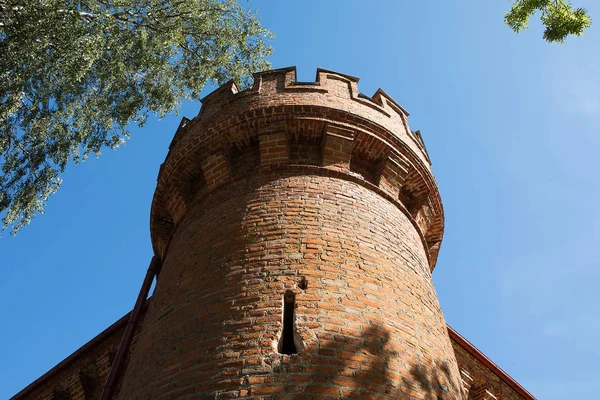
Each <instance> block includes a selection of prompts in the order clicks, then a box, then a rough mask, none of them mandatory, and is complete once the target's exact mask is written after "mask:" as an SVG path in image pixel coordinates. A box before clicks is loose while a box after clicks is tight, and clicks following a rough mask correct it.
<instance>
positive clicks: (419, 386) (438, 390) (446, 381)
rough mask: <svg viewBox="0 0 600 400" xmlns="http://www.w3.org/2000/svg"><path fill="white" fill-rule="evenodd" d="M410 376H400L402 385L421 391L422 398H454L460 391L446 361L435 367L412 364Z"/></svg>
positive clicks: (442, 399) (428, 399)
mask: <svg viewBox="0 0 600 400" xmlns="http://www.w3.org/2000/svg"><path fill="white" fill-rule="evenodd" d="M409 373H410V376H405V377H402V383H403V387H405V388H406V389H408V390H410V391H416V392H419V393H422V396H423V397H420V398H423V399H424V400H446V399H448V400H450V399H452V400H454V399H457V397H456V396H457V394H459V393H461V390H460V388H459V387H458V386H457V385H456V383H454V382H453V380H452V374H451V372H450V367H449V365H448V363H447V362H443V363H442V364H441V365H439V366H438V367H437V368H427V367H425V366H423V365H422V364H416V363H415V364H413V365H412V366H411V368H410V370H409Z"/></svg>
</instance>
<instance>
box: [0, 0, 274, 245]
mask: <svg viewBox="0 0 600 400" xmlns="http://www.w3.org/2000/svg"><path fill="white" fill-rule="evenodd" d="M270 37H271V33H270V32H269V31H267V30H266V29H264V28H262V27H261V26H260V24H259V22H258V20H257V18H256V15H255V13H253V12H251V11H248V10H246V9H244V8H242V7H241V6H239V5H238V4H237V3H236V1H235V0H173V1H167V0H87V1H85V0H0V165H1V169H2V173H1V174H0V216H2V227H1V228H0V230H4V229H6V228H11V230H12V233H13V234H14V233H16V232H17V231H18V230H19V229H20V228H21V227H23V226H24V225H25V224H28V223H29V222H30V221H31V219H32V218H33V217H34V215H35V214H36V213H37V212H42V213H43V210H44V206H45V203H46V200H47V199H48V196H50V195H51V194H53V193H54V192H56V190H57V189H58V188H59V186H60V184H61V178H60V174H61V173H62V172H63V171H64V169H65V167H66V166H67V165H68V164H70V163H71V162H73V161H74V162H75V163H78V162H81V161H82V160H84V159H85V158H86V157H87V156H88V155H89V154H95V155H96V156H97V155H99V154H100V151H101V149H103V148H105V147H108V148H115V147H118V146H119V145H120V144H122V143H123V142H124V141H125V139H126V138H128V137H129V132H128V130H127V125H128V124H129V123H130V122H134V123H136V124H138V125H139V126H142V125H143V124H144V122H145V121H146V118H147V117H148V115H149V114H156V115H158V116H159V117H162V116H164V115H165V114H167V113H170V112H171V111H173V110H174V109H176V108H177V107H178V105H179V104H180V102H181V101H182V100H183V99H187V98H197V97H198V96H199V93H200V90H201V89H202V88H203V87H204V85H205V84H207V83H208V82H212V83H217V84H220V83H223V82H224V81H226V80H228V79H236V80H238V81H240V82H244V83H247V82H248V78H249V74H250V73H251V72H254V71H257V70H261V69H264V68H266V67H267V66H268V64H267V62H266V61H265V57H266V56H268V55H269V54H270V52H271V48H270V47H269V46H268V44H267V41H268V39H270Z"/></svg>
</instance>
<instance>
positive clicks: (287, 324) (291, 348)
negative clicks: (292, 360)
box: [279, 291, 298, 354]
mask: <svg viewBox="0 0 600 400" xmlns="http://www.w3.org/2000/svg"><path fill="white" fill-rule="evenodd" d="M295 305H296V295H295V294H294V293H292V292H289V291H288V292H286V293H285V295H284V296H283V332H282V334H281V341H280V342H279V352H280V353H281V354H297V353H298V349H297V348H296V343H295V342H294V308H295Z"/></svg>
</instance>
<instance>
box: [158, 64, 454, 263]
mask: <svg viewBox="0 0 600 400" xmlns="http://www.w3.org/2000/svg"><path fill="white" fill-rule="evenodd" d="M407 117H408V112H406V110H404V109H403V108H402V107H401V106H400V105H399V104H398V103H396V102H395V101H394V100H393V99H392V98H391V97H390V96H389V95H387V94H386V93H385V92H384V91H383V90H381V89H379V90H377V92H376V93H375V94H374V95H373V96H372V97H368V96H365V95H363V94H361V93H360V92H359V91H358V78H355V77H353V76H349V75H344V74H340V73H337V72H332V71H327V70H323V69H318V70H317V76H316V80H315V82H297V81H296V69H295V67H290V68H283V69H278V70H273V71H266V72H260V73H257V74H255V75H254V84H253V86H252V87H251V88H249V89H246V90H243V91H240V90H239V89H238V87H237V85H236V84H235V83H234V82H229V83H227V84H225V85H223V86H221V87H220V88H218V89H217V90H215V91H214V92H212V93H211V94H209V95H208V96H206V97H205V98H204V99H202V108H201V110H200V113H199V115H198V116H197V117H196V118H194V119H193V120H188V119H186V118H184V119H183V120H182V122H181V124H180V126H179V128H178V130H177V133H176V135H175V137H174V139H173V141H172V143H171V146H170V149H169V154H168V156H167V158H166V160H165V162H164V163H163V165H162V166H161V169H160V172H159V176H158V185H157V189H156V192H155V195H154V199H153V204H152V213H151V234H152V241H153V246H154V249H155V252H156V254H158V255H161V256H162V255H164V254H165V252H166V249H167V247H168V245H169V241H170V237H171V235H172V234H173V232H174V231H175V229H176V228H177V226H178V224H179V223H180V222H181V221H182V219H183V217H184V216H185V215H186V213H187V211H188V210H189V209H190V206H191V205H192V204H194V203H195V202H198V201H202V199H203V198H205V196H207V195H208V194H209V193H212V192H213V191H215V190H217V189H218V188H220V187H222V186H223V185H225V184H227V183H228V182H230V181H233V180H237V179H243V177H244V176H247V175H248V174H252V173H261V174H267V173H275V172H276V171H277V173H280V174H281V173H282V174H315V175H325V176H334V177H339V178H342V179H347V180H351V181H354V182H356V183H359V184H360V185H363V186H366V187H368V188H370V189H372V190H373V191H375V192H377V193H379V194H381V195H382V196H383V197H385V198H387V199H388V200H389V201H391V202H393V203H394V204H396V205H397V207H398V208H400V209H401V210H402V211H403V212H404V213H405V214H406V215H407V216H409V217H410V219H411V221H412V222H413V224H414V225H415V227H417V228H418V229H417V230H418V232H419V233H420V235H421V239H422V242H423V245H424V247H425V249H426V251H427V253H428V257H429V265H430V268H431V270H433V268H434V266H435V262H436V259H437V254H438V251H439V246H440V243H441V240H442V234H443V225H444V218H443V208H442V202H441V199H440V195H439V192H438V188H437V185H436V183H435V180H434V178H433V175H432V172H431V167H430V162H429V157H428V155H427V151H426V150H425V145H424V143H423V140H422V137H421V134H420V132H419V131H416V132H413V131H411V130H410V128H409V126H408V121H407Z"/></svg>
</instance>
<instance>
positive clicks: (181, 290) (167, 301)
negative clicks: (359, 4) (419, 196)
mask: <svg viewBox="0 0 600 400" xmlns="http://www.w3.org/2000/svg"><path fill="white" fill-rule="evenodd" d="M316 172H318V171H310V170H308V171H303V170H301V169H299V170H295V171H287V172H278V173H269V174H254V175H252V176H247V177H245V178H244V179H239V180H236V181H235V182H231V183H230V184H228V185H227V186H225V187H223V188H222V189H221V190H219V191H217V192H215V193H213V194H212V195H211V196H210V197H209V198H207V199H206V200H205V201H204V202H201V203H198V204H197V205H196V206H195V207H193V208H192V209H191V210H190V211H189V213H188V214H187V216H186V218H185V220H184V222H183V223H182V224H181V226H180V227H179V228H178V230H177V233H176V234H175V236H174V237H173V238H172V241H171V245H170V247H169V250H168V253H167V255H166V257H165V260H164V262H163V268H162V272H161V277H160V281H159V284H158V285H157V288H156V291H155V294H154V296H153V302H152V303H151V305H150V306H149V310H148V314H147V316H146V322H145V324H144V329H143V330H142V332H141V334H140V337H139V341H138V344H137V348H136V350H135V352H134V355H133V357H132V362H131V364H130V367H129V368H128V371H127V373H126V376H125V380H124V386H123V387H124V389H123V392H122V393H121V397H120V398H123V399H137V398H140V399H145V398H154V399H167V398H178V397H181V396H183V395H184V394H186V395H187V394H189V395H192V394H193V395H194V396H200V397H201V398H235V397H242V396H246V395H247V396H254V397H256V396H263V395H275V394H282V393H285V394H287V395H289V396H290V397H291V398H298V399H308V398H311V396H313V395H315V396H318V397H319V398H325V397H322V396H329V398H338V397H348V398H358V397H361V396H363V397H364V396H367V397H368V396H372V397H376V398H384V397H395V396H398V395H400V393H405V394H411V398H430V397H429V396H430V395H431V393H436V394H442V395H443V398H448V399H454V398H457V396H458V393H459V392H458V390H459V388H458V371H457V369H456V361H455V359H454V353H453V351H452V348H451V346H450V342H449V339H448V336H447V334H446V327H445V323H444V319H443V317H442V314H441V311H440V308H439V305H438V301H437V298H436V295H435V290H434V288H433V285H432V282H431V273H430V271H429V265H428V262H427V256H426V254H425V251H424V248H423V244H422V242H421V239H420V237H419V235H418V234H417V232H416V229H415V228H414V226H413V224H412V223H411V222H410V221H409V219H408V218H407V216H406V215H405V214H404V213H403V212H401V211H400V210H399V209H398V208H397V207H396V206H395V205H394V204H393V203H391V202H389V201H388V200H386V199H384V198H382V197H381V196H379V195H378V194H376V193H374V192H373V191H371V190H369V189H367V188H365V187H363V186H361V185H359V184H356V183H354V182H349V181H347V180H344V179H340V178H338V177H332V176H322V175H319V174H317V173H316ZM303 278H304V279H305V281H306V284H307V288H306V289H305V290H302V289H301V288H300V286H301V285H300V282H301V281H303ZM286 290H291V291H293V292H294V293H296V324H295V325H296V326H295V328H296V330H297V334H298V336H299V337H301V344H300V346H299V347H300V348H301V349H300V351H299V353H298V355H292V356H287V355H280V354H279V353H278V351H277V341H278V339H279V336H280V334H281V330H282V300H283V294H284V293H285V292H286ZM424 380H425V381H427V382H428V383H427V385H423V384H422V382H423V381H424ZM442 385H443V386H442ZM444 390H446V391H444ZM292 394H296V395H297V397H294V396H292ZM315 398H316V397H315ZM365 398H366V397H365Z"/></svg>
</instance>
